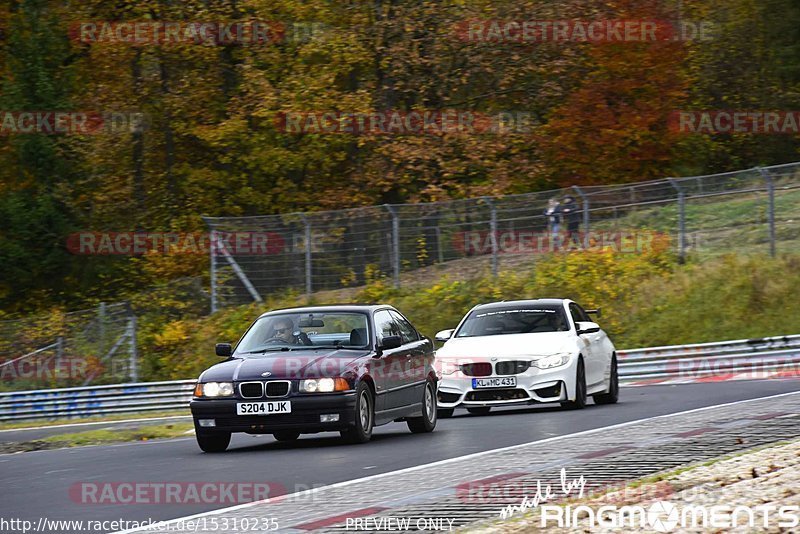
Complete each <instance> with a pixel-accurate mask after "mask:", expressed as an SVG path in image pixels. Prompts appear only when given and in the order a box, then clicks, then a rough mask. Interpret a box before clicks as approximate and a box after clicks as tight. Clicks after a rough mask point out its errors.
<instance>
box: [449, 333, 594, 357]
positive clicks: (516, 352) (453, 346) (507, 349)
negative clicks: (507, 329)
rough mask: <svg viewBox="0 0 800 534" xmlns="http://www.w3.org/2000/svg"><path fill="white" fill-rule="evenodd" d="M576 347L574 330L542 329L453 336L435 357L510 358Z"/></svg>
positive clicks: (543, 354)
mask: <svg viewBox="0 0 800 534" xmlns="http://www.w3.org/2000/svg"><path fill="white" fill-rule="evenodd" d="M577 350H578V344H577V340H576V337H575V336H574V334H573V333H572V332H540V333H535V334H507V335H498V336H479V337H464V338H453V339H450V340H449V341H448V342H447V343H445V344H444V346H443V347H442V348H440V349H439V350H438V351H436V357H437V358H449V357H454V358H462V357H464V358H487V357H492V358H499V359H506V360H511V359H514V358H516V357H519V356H526V357H531V356H547V355H548V354H555V353H559V352H576V351H577Z"/></svg>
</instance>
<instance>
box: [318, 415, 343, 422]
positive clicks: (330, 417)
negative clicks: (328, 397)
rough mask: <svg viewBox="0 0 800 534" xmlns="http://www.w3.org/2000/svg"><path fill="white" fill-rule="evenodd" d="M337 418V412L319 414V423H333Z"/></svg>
mask: <svg viewBox="0 0 800 534" xmlns="http://www.w3.org/2000/svg"><path fill="white" fill-rule="evenodd" d="M338 420H339V414H338V413H327V414H322V415H320V416H319V422H320V423H335V422H337V421H338Z"/></svg>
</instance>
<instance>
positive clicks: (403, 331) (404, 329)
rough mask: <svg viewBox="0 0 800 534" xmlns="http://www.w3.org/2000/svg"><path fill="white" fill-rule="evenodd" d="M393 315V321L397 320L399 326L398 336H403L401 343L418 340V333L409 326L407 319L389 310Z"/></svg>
mask: <svg viewBox="0 0 800 534" xmlns="http://www.w3.org/2000/svg"><path fill="white" fill-rule="evenodd" d="M389 313H391V314H392V317H394V319H395V321H396V322H397V326H399V327H400V336H401V337H402V338H403V344H404V345H405V344H406V343H412V342H414V341H419V334H418V333H417V331H416V330H415V329H414V327H413V326H411V323H409V322H408V319H406V318H405V317H403V316H402V315H400V314H399V313H396V312H389Z"/></svg>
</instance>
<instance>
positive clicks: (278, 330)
mask: <svg viewBox="0 0 800 534" xmlns="http://www.w3.org/2000/svg"><path fill="white" fill-rule="evenodd" d="M272 328H273V333H274V335H273V336H272V337H274V338H276V339H280V340H281V341H284V342H286V343H290V344H292V345H294V344H296V343H297V341H296V339H295V337H294V324H293V323H292V320H291V319H289V318H283V317H282V318H280V319H278V320H277V321H275V324H274V325H273V327H272Z"/></svg>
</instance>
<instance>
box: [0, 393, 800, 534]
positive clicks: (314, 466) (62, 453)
mask: <svg viewBox="0 0 800 534" xmlns="http://www.w3.org/2000/svg"><path fill="white" fill-rule="evenodd" d="M798 390H800V380H764V381H740V382H722V383H703V384H682V385H674V386H647V387H637V388H623V390H622V391H621V400H620V403H619V404H617V405H611V406H595V405H592V404H590V405H589V406H588V407H587V408H586V409H585V410H579V411H562V410H560V409H558V408H557V407H551V406H537V407H531V408H505V409H495V410H493V411H492V413H491V414H490V415H488V416H473V415H468V414H467V413H466V412H465V411H461V410H458V411H456V416H455V417H453V418H452V419H443V420H440V421H439V423H438V426H437V428H436V430H435V431H434V432H433V433H432V434H425V435H412V434H411V433H410V432H409V431H408V430H407V427H406V425H405V423H391V424H389V425H386V426H382V427H379V428H376V429H375V433H374V435H373V439H372V441H371V442H370V443H368V444H364V445H346V444H343V443H342V442H341V440H340V439H339V437H338V434H332V433H326V434H311V435H307V436H303V437H301V439H300V440H299V441H297V442H296V443H292V444H286V443H278V442H276V441H275V440H274V439H273V438H272V436H249V435H246V434H237V435H234V438H233V440H232V442H231V446H230V448H229V449H228V452H226V453H224V454H203V453H202V452H201V451H200V450H199V449H198V448H197V445H196V443H195V441H194V437H193V436H188V437H186V438H179V439H171V440H160V441H151V442H146V443H124V444H118V445H110V446H93V447H79V448H72V449H59V450H48V451H36V452H27V453H16V454H7V455H0V482H2V484H3V490H2V492H0V495H2V496H1V497H0V518H5V519H7V520H8V519H12V518H13V519H27V520H30V521H33V522H34V524H36V522H37V521H38V520H39V518H40V517H46V518H48V519H62V520H68V519H77V520H80V519H83V520H89V519H91V520H118V519H125V520H130V521H145V520H165V519H172V518H177V517H183V516H188V515H192V514H196V513H199V512H203V511H208V510H214V509H218V508H225V507H227V506H230V505H231V503H208V504H202V505H199V504H180V503H179V504H164V503H158V504H111V505H108V504H86V503H82V502H81V499H80V498H79V497H75V495H74V494H73V496H72V497H71V496H70V492H69V489H70V486H73V485H74V484H76V483H82V482H94V483H109V482H111V483H113V482H128V483H136V482H139V483H142V482H220V483H223V482H248V483H249V482H252V483H267V482H268V483H270V484H274V485H275V487H277V488H280V491H279V493H293V492H296V491H303V490H306V489H310V488H314V487H320V486H325V485H328V484H332V483H336V482H342V481H346V480H352V479H356V478H362V477H365V476H370V475H375V474H378V473H387V472H391V471H395V470H398V469H403V468H407V467H413V466H417V465H423V464H427V463H430V462H436V461H439V460H445V459H449V458H455V457H458V456H464V455H467V454H472V453H475V452H480V451H487V450H492V449H497V448H500V447H507V446H511V445H516V444H520V443H527V442H531V441H536V440H540V439H545V438H550V437H553V436H560V435H566V434H571V433H574V432H580V431H584V430H591V429H596V428H602V427H606V426H610V425H614V424H618V423H623V422H626V421H635V420H640V419H646V418H649V417H654V416H658V415H666V414H670V413H676V412H682V411H686V410H691V409H694V408H701V407H704V406H713V405H717V404H723V403H728V402H734V401H738V400H746V399H754V398H758V397H765V396H769V395H775V394H779V393H787V392H792V391H798ZM8 437H10V436H8ZM3 438H6V436H3ZM479 474H480V466H479V465H476V476H478V475H479ZM276 494H278V493H275V495H276Z"/></svg>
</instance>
